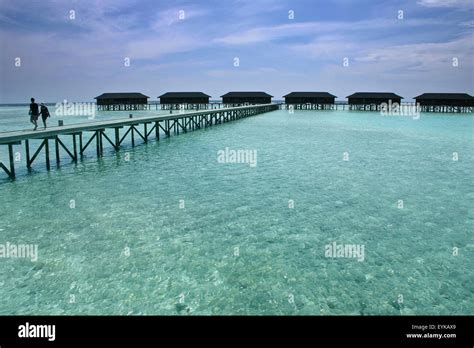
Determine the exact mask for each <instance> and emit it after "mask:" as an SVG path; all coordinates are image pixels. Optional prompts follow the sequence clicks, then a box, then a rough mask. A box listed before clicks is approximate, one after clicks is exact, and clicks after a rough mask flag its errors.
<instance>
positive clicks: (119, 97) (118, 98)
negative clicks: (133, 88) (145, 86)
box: [94, 92, 150, 111]
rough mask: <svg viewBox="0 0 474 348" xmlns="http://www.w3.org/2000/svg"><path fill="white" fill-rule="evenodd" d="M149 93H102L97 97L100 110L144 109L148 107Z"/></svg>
mask: <svg viewBox="0 0 474 348" xmlns="http://www.w3.org/2000/svg"><path fill="white" fill-rule="evenodd" d="M148 98H150V97H149V96H147V95H144V94H142V93H138V92H129V93H102V94H101V95H99V96H97V97H95V98H94V99H96V100H97V109H98V110H109V111H114V110H144V109H148V108H149V105H148Z"/></svg>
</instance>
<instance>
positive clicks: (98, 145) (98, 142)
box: [95, 130, 100, 157]
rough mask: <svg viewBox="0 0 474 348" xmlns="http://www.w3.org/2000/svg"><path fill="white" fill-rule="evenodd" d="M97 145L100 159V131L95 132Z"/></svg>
mask: <svg viewBox="0 0 474 348" xmlns="http://www.w3.org/2000/svg"><path fill="white" fill-rule="evenodd" d="M95 145H96V150H97V157H100V140H99V131H98V130H96V131H95Z"/></svg>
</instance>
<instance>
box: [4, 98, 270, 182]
mask: <svg viewBox="0 0 474 348" xmlns="http://www.w3.org/2000/svg"><path fill="white" fill-rule="evenodd" d="M278 108H279V105H278V104H261V105H252V106H243V107H235V108H225V109H216V110H203V111H194V112H189V113H176V114H170V115H164V116H163V115H160V116H144V117H136V118H133V117H131V118H128V119H119V120H109V121H100V122H88V123H79V124H74V125H66V126H60V127H52V128H48V129H46V130H37V131H15V132H5V133H0V145H4V146H7V147H8V160H9V165H8V166H7V165H5V164H4V163H2V162H0V168H2V169H3V170H4V171H5V173H6V174H7V175H8V176H9V177H10V178H15V154H16V153H17V152H15V146H21V145H22V144H24V151H25V157H26V167H27V168H28V169H30V168H31V167H32V164H33V162H34V161H35V160H36V159H37V158H38V156H39V154H40V152H41V151H42V150H43V152H44V154H45V160H46V168H47V169H48V170H50V169H51V163H50V153H49V148H50V141H51V142H52V144H53V145H54V147H55V155H56V162H57V164H58V165H59V163H60V157H61V156H60V150H63V151H64V152H66V154H67V155H68V156H69V157H70V158H71V160H72V161H73V162H77V161H78V160H79V158H81V159H82V157H83V154H84V152H85V150H86V149H87V148H88V147H89V145H91V144H92V143H93V142H95V145H96V152H97V157H101V156H102V155H103V151H104V150H103V149H104V144H107V143H109V144H110V145H111V146H112V148H113V149H114V150H115V151H119V150H120V146H121V145H122V143H123V141H124V140H125V139H126V138H127V137H128V136H129V137H130V139H131V143H132V146H135V135H137V136H138V137H139V138H141V139H142V140H143V142H145V143H147V142H148V140H149V139H150V137H151V136H154V137H155V138H156V139H157V140H159V139H160V130H161V131H162V133H163V134H165V135H166V136H170V135H171V133H174V134H179V131H180V130H182V131H183V132H184V133H186V132H188V131H193V130H197V129H201V128H205V127H210V126H213V125H216V124H221V123H225V122H230V121H234V120H238V119H241V118H245V117H249V116H254V115H258V114H262V113H265V112H270V111H274V110H278ZM130 116H131V115H130ZM106 130H110V131H113V134H110V132H109V134H107V132H106ZM121 130H122V134H121V132H120V131H121ZM84 133H88V134H91V135H92V136H91V137H90V138H89V140H87V141H84V139H83V134H84ZM64 136H71V137H72V147H71V146H70V147H68V146H67V145H66V144H65V143H64V142H63V140H64V138H61V137H64ZM33 139H39V140H41V143H40V145H39V147H38V148H37V149H31V148H30V141H31V140H33ZM32 150H34V151H32Z"/></svg>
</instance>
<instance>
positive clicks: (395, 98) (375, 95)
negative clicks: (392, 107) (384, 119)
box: [347, 92, 403, 111]
mask: <svg viewBox="0 0 474 348" xmlns="http://www.w3.org/2000/svg"><path fill="white" fill-rule="evenodd" d="M347 99H348V103H349V110H365V111H379V110H380V104H382V103H387V104H389V103H390V102H391V103H392V104H393V103H398V104H400V103H401V102H402V99H403V98H402V97H400V96H399V95H397V94H395V93H387V92H356V93H354V94H351V95H349V96H347Z"/></svg>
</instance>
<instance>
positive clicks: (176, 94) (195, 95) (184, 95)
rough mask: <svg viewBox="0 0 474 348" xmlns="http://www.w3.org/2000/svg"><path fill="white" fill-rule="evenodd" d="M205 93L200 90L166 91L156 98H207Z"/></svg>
mask: <svg viewBox="0 0 474 348" xmlns="http://www.w3.org/2000/svg"><path fill="white" fill-rule="evenodd" d="M208 97H210V95H207V94H205V93H202V92H166V93H165V94H162V95H160V96H159V97H158V98H208Z"/></svg>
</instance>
